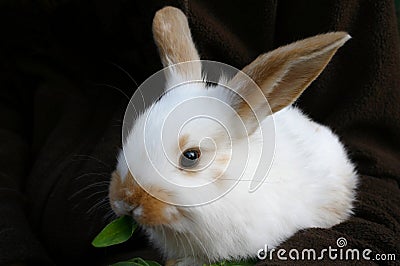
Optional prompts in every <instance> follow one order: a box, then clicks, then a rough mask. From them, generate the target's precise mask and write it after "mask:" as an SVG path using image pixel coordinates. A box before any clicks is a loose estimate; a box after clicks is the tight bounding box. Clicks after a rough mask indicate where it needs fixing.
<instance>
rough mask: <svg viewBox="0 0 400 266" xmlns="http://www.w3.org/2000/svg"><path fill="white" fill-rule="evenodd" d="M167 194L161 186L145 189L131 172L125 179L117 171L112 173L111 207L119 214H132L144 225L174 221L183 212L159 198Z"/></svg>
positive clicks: (164, 223) (165, 223) (166, 223)
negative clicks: (149, 189)
mask: <svg viewBox="0 0 400 266" xmlns="http://www.w3.org/2000/svg"><path fill="white" fill-rule="evenodd" d="M150 193H151V194H150ZM166 196H168V195H167V192H166V191H165V190H163V189H160V188H155V187H152V188H151V191H149V192H147V191H145V190H144V189H143V188H142V187H141V186H140V185H138V184H137V183H136V182H135V180H134V178H133V176H132V175H131V174H130V173H129V172H128V174H127V176H126V177H125V178H124V179H123V180H122V179H121V178H120V176H119V174H118V173H117V172H114V173H113V174H112V179H111V183H110V189H109V198H110V204H111V208H112V209H113V211H114V212H115V214H117V215H118V216H120V215H131V216H132V217H133V218H134V219H135V220H136V221H137V222H138V223H139V224H141V225H144V226H157V225H168V224H171V223H174V222H175V221H176V220H178V218H179V217H180V216H181V212H180V211H179V210H178V208H177V207H175V206H174V205H171V204H168V203H166V202H164V201H162V200H160V199H159V198H165V197H166Z"/></svg>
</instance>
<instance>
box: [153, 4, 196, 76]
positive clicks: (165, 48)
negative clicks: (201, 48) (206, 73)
mask: <svg viewBox="0 0 400 266" xmlns="http://www.w3.org/2000/svg"><path fill="white" fill-rule="evenodd" d="M153 36H154V40H155V42H156V45H157V47H158V51H159V53H160V57H161V61H162V63H163V65H164V67H167V66H171V65H174V64H178V63H183V62H187V61H194V62H191V63H190V64H184V65H181V66H179V65H177V66H174V67H172V68H171V71H173V72H177V73H176V74H178V75H180V76H181V77H182V78H184V79H185V80H201V62H200V61H199V60H200V57H199V54H198V53H197V50H196V47H195V45H194V43H193V40H192V36H191V34H190V29H189V24H188V20H187V18H186V16H185V14H183V12H182V11H181V10H179V9H178V8H175V7H170V6H167V7H164V8H163V9H160V10H159V11H157V13H156V14H155V16H154V19H153Z"/></svg>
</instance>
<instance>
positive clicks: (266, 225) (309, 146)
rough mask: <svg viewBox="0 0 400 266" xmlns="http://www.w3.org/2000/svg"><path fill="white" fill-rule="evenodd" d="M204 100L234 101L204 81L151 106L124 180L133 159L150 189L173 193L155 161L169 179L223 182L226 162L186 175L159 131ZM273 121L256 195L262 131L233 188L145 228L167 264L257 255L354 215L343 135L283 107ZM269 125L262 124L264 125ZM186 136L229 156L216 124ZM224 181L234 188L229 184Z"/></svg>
mask: <svg viewBox="0 0 400 266" xmlns="http://www.w3.org/2000/svg"><path fill="white" fill-rule="evenodd" d="M197 96H207V97H212V98H216V99H218V100H220V101H222V102H223V103H227V104H229V103H230V102H232V97H233V96H232V95H231V94H230V93H229V92H227V90H225V89H223V88H222V87H219V86H217V87H210V88H205V87H204V86H202V85H200V84H196V85H193V84H192V85H186V86H184V88H179V89H176V90H173V91H170V92H169V93H167V94H166V95H164V96H163V97H162V98H161V99H160V101H158V102H157V103H155V104H154V105H153V106H152V107H151V108H150V109H152V108H154V113H153V114H150V115H149V112H150V111H149V110H150V109H149V110H147V111H146V112H145V113H144V114H142V115H141V116H140V117H139V118H138V119H137V121H136V123H135V125H134V127H133V129H132V131H131V134H130V135H129V137H128V139H127V141H126V143H124V151H125V156H124V155H123V153H122V152H121V155H120V156H119V161H118V166H117V171H118V172H119V173H120V175H121V177H123V176H125V175H126V173H127V171H128V167H127V164H126V161H129V164H130V170H131V171H132V172H133V175H134V176H135V178H139V179H140V181H141V182H140V183H141V184H142V185H143V186H144V187H145V188H146V187H150V186H154V185H155V186H161V187H163V188H165V189H166V190H167V191H170V190H173V189H174V188H175V187H174V186H170V184H169V183H168V182H162V183H160V182H161V181H160V179H159V178H155V175H157V173H156V172H157V171H154V169H153V167H152V165H151V162H150V161H152V162H153V163H155V164H156V166H157V169H158V171H161V173H162V175H165V176H167V177H168V179H169V181H172V182H174V183H177V184H181V185H189V186H190V185H199V184H204V183H206V182H209V181H212V180H213V178H216V176H215V173H216V172H218V171H216V170H221V171H223V170H224V169H225V167H226V165H223V164H218V163H215V162H213V163H212V164H211V165H210V166H209V168H207V169H206V170H205V171H202V172H198V173H197V174H196V175H195V176H186V175H185V173H184V172H182V170H179V169H177V168H176V167H175V166H174V165H172V164H171V163H169V162H168V160H167V159H166V158H165V154H164V153H163V152H162V148H161V147H162V145H163V143H162V139H161V137H160V131H161V130H162V126H163V120H164V119H165V117H166V116H167V114H168V113H169V111H171V110H172V108H173V107H174V106H175V105H176V104H177V103H180V102H182V101H185V100H187V99H191V98H193V97H197ZM194 108H199V109H201V110H208V112H211V113H212V112H214V111H215V112H219V111H221V110H219V109H218V108H220V107H218V106H216V105H210V106H201V105H199V106H196V105H195V106H194ZM214 109H215V110H214ZM147 115H149V117H148V120H147V123H148V125H149V128H148V131H146V132H148V133H149V134H150V138H149V139H150V140H151V143H150V144H149V145H148V147H147V151H148V153H149V155H150V156H151V160H147V159H146V151H145V147H144V143H143V141H142V140H143V138H144V136H143V128H144V126H145V123H146V122H145V118H146V116H147ZM177 119H179V118H177ZM273 119H274V122H275V145H276V149H275V156H274V160H273V163H272V165H271V168H270V171H269V174H268V177H267V178H266V180H265V181H264V183H263V184H262V185H261V187H260V188H259V189H258V190H256V191H255V192H254V193H249V192H248V189H249V181H247V180H251V179H252V174H253V172H254V169H255V167H256V163H257V156H258V154H257V151H259V146H260V141H261V140H262V138H261V135H260V130H256V131H255V132H254V133H253V134H252V135H251V136H249V144H250V146H249V150H250V158H249V164H248V165H247V168H246V171H245V172H244V175H243V176H242V180H241V181H240V182H239V183H238V184H237V185H236V186H235V187H234V188H233V190H231V191H230V192H229V193H227V194H225V195H224V196H223V197H221V198H219V199H218V200H216V201H213V202H211V203H209V204H205V205H201V206H196V207H178V208H181V209H184V210H186V211H187V213H189V217H180V218H179V219H178V221H176V222H174V223H172V224H169V225H164V226H156V227H147V226H143V228H144V229H145V231H146V232H147V234H148V236H149V239H150V241H151V242H152V243H154V245H155V246H156V247H157V248H159V249H160V250H161V251H162V253H163V254H164V255H165V257H166V258H167V259H180V262H179V263H178V265H202V263H209V262H213V261H219V260H223V259H227V260H230V259H234V260H237V259H243V258H249V257H255V256H256V252H257V251H258V250H259V249H261V248H263V247H264V245H268V247H270V248H272V247H275V246H276V245H278V244H280V243H281V242H282V241H284V240H285V239H287V238H288V237H290V236H291V235H293V234H294V233H295V232H296V231H298V230H300V229H304V228H309V227H322V228H329V227H331V226H333V225H335V224H338V223H340V222H342V221H344V220H346V219H347V218H348V217H349V215H350V214H351V213H352V207H353V202H354V200H355V188H356V183H357V175H356V173H355V170H354V166H353V165H352V163H351V162H350V161H349V159H348V157H347V154H346V151H345V149H344V147H343V145H342V144H341V143H340V141H339V140H338V137H337V136H336V135H335V134H333V133H332V131H331V130H330V129H329V128H327V127H325V126H323V125H320V124H317V123H315V122H313V121H311V120H310V119H309V118H307V117H306V116H305V115H304V114H302V113H301V111H300V110H299V109H297V108H295V107H286V108H284V109H282V110H281V111H279V112H277V113H275V114H274V115H273ZM227 120H229V119H227ZM267 120H268V119H267V118H266V119H265V121H267ZM265 123H266V122H264V121H263V122H262V123H261V128H263V127H264V124H265ZM228 126H229V125H228ZM166 134H167V137H168V138H169V139H168V141H166V142H165V143H164V149H165V151H166V153H167V154H169V155H171V158H176V162H175V163H177V164H178V158H179V155H180V151H179V149H177V137H176V136H174V135H173V134H172V135H171V136H169V135H168V132H167V133H166ZM181 134H188V135H189V143H191V144H190V145H197V144H198V142H199V141H200V140H201V139H203V138H204V137H211V138H213V139H214V140H215V141H216V143H217V148H216V150H213V151H212V152H214V153H215V152H217V156H219V155H221V154H222V155H226V154H229V153H230V150H231V147H230V145H229V139H228V138H226V137H223V136H222V135H221V130H220V128H219V127H218V126H217V125H215V124H213V123H211V122H210V121H208V120H206V119H199V120H198V121H196V124H193V125H191V126H188V127H187V128H185V129H184V132H182V133H181ZM221 136H222V137H221ZM232 143H233V144H232V145H234V146H235V145H237V146H236V147H240V145H244V143H247V140H243V139H240V138H236V139H233V140H232ZM190 145H189V146H190ZM243 156H244V157H243V158H242V160H247V154H243ZM125 157H126V158H125ZM231 174H232V173H229V172H225V173H224V174H223V176H222V177H218V178H220V179H221V180H224V178H229V175H231ZM222 182H226V185H231V181H230V180H226V181H222ZM222 187H224V185H222ZM222 187H221V183H215V184H213V186H212V187H210V186H208V188H207V189H208V190H207V192H205V193H218V191H220V190H221V188H222ZM171 192H172V193H173V195H174V197H176V198H179V199H181V200H186V201H187V202H188V203H191V202H193V200H194V199H197V198H198V197H200V196H201V195H193V194H191V193H187V191H186V192H185V193H184V194H182V193H181V192H180V191H171ZM170 211H171V210H170Z"/></svg>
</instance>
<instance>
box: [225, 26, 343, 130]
mask: <svg viewBox="0 0 400 266" xmlns="http://www.w3.org/2000/svg"><path fill="white" fill-rule="evenodd" d="M350 38H351V37H350V35H348V34H347V33H346V32H332V33H327V34H322V35H317V36H315V37H311V38H307V39H304V40H301V41H298V42H295V43H292V44H289V45H287V46H283V47H280V48H278V49H276V50H274V51H271V52H269V53H266V54H263V55H260V56H259V57H258V58H256V59H255V60H254V61H253V62H252V63H251V64H249V65H248V66H246V67H245V68H244V69H243V70H242V72H239V73H237V74H236V75H235V76H234V77H233V79H232V80H230V81H229V82H228V86H229V87H230V88H232V89H233V90H235V91H236V92H237V93H238V94H239V95H241V96H242V97H243V98H241V97H237V101H236V102H235V103H234V108H235V109H236V111H237V113H238V114H239V115H240V116H241V117H242V119H243V121H244V122H245V124H246V126H248V129H250V130H252V129H254V127H256V126H258V125H257V123H256V122H257V121H254V114H256V115H257V118H258V119H259V118H263V117H265V116H266V115H268V113H266V112H265V111H261V110H265V109H266V108H265V105H266V104H265V99H266V100H268V103H269V105H270V107H271V110H270V111H272V113H275V112H277V111H279V110H281V109H282V108H284V107H286V106H288V105H290V104H292V103H293V102H294V101H295V100H296V99H297V98H298V97H299V96H300V94H301V93H302V92H303V91H304V90H305V89H306V88H307V87H308V85H310V83H311V82H312V81H313V80H314V79H315V78H317V77H318V75H319V74H320V73H321V72H322V70H323V69H324V68H325V66H326V65H327V64H328V62H329V61H330V59H331V58H332V56H333V55H334V54H335V52H336V51H337V50H338V49H339V47H341V46H342V45H343V44H344V43H345V42H346V41H347V40H349V39H350ZM247 76H249V77H250V78H251V79H252V80H253V81H254V82H255V84H257V85H258V87H259V88H260V89H261V91H260V90H258V88H257V86H255V84H254V83H252V82H249V79H248V77H247ZM269 114H270V112H269ZM260 116H261V117H260Z"/></svg>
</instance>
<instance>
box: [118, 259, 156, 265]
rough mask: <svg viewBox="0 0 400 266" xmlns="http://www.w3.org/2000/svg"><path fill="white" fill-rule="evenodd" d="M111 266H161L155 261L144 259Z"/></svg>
mask: <svg viewBox="0 0 400 266" xmlns="http://www.w3.org/2000/svg"><path fill="white" fill-rule="evenodd" d="M111 266H161V264H158V263H157V262H155V261H151V260H144V259H142V258H134V259H130V260H128V261H121V262H117V263H115V264H113V265H111Z"/></svg>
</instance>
